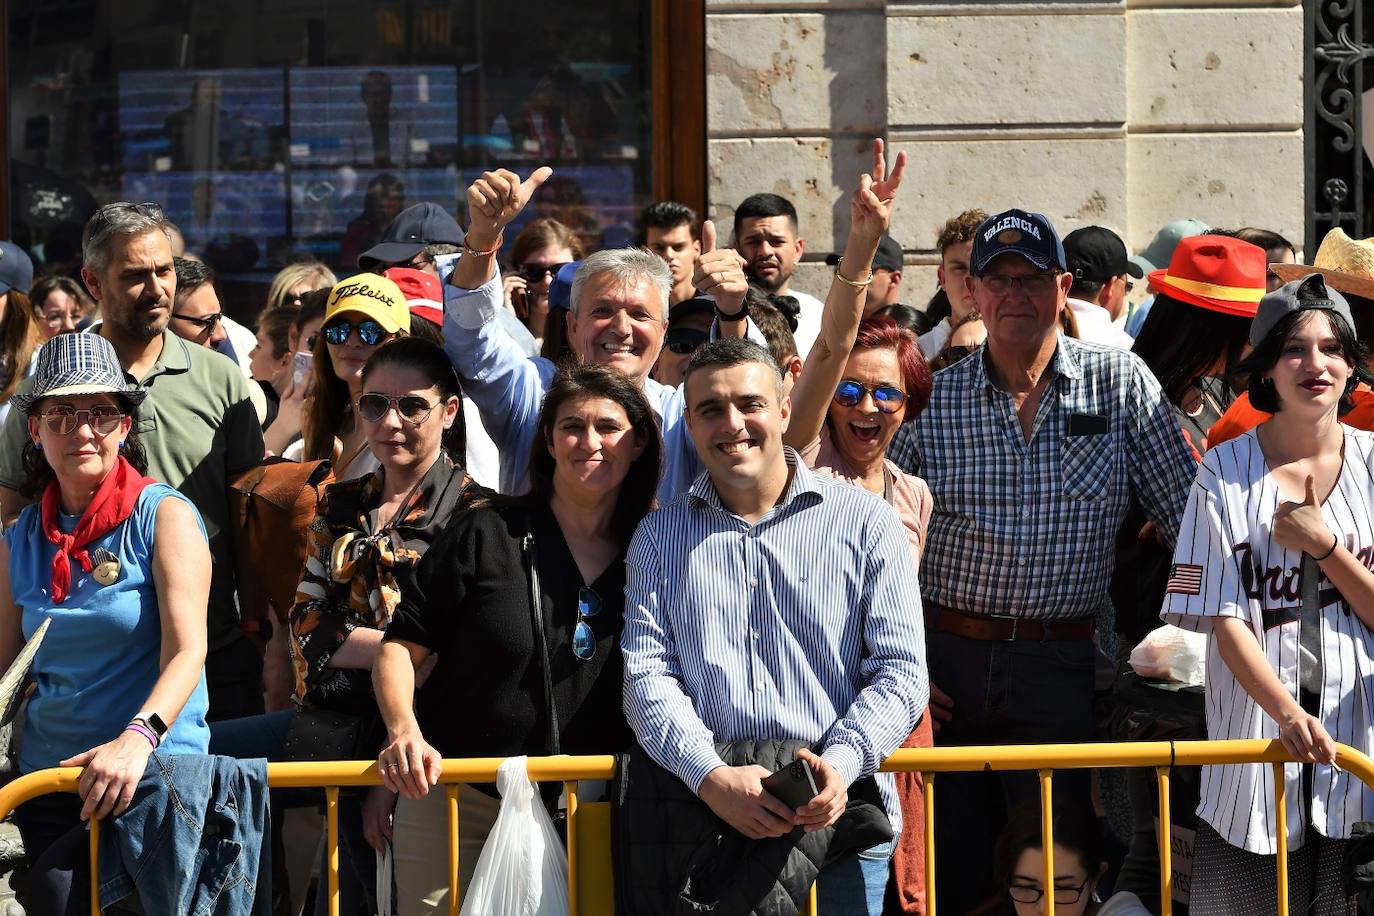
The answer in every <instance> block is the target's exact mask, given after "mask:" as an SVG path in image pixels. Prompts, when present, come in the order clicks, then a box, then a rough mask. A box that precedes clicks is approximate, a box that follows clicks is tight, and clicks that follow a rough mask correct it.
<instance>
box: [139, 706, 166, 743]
mask: <svg viewBox="0 0 1374 916" xmlns="http://www.w3.org/2000/svg"><path fill="white" fill-rule="evenodd" d="M133 721H134V722H137V723H139V724H140V725H142V726H143V727H144V728H146V729H148V731H150V732H152V733H153V734H154V735H156V736H157V740H158V741H159V742H161V741H162V739H163V738H165V737H166V736H167V723H166V722H163V721H162V717H161V716H159V715H158V714H157V713H155V712H151V711H144V712H141V713H139V714H138V715H136V716H134V718H133Z"/></svg>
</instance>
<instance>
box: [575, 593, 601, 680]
mask: <svg viewBox="0 0 1374 916" xmlns="http://www.w3.org/2000/svg"><path fill="white" fill-rule="evenodd" d="M600 613H601V596H600V595H598V594H597V593H596V592H595V591H593V590H592V589H590V588H588V587H587V586H585V585H584V586H582V587H581V588H579V589H578V590H577V627H576V628H575V629H574V630H573V636H572V651H573V655H576V656H577V657H578V658H580V659H582V661H584V662H585V661H590V660H591V659H592V657H593V656H595V655H596V634H595V633H593V632H592V628H591V625H590V624H588V623H587V621H588V619H590V618H592V617H595V616H596V615H597V614H600Z"/></svg>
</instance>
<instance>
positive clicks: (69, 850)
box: [0, 334, 210, 913]
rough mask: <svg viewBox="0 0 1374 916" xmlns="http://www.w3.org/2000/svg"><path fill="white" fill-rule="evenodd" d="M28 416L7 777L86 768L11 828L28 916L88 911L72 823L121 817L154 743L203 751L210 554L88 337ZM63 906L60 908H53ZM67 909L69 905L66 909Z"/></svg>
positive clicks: (5, 586) (10, 574)
mask: <svg viewBox="0 0 1374 916" xmlns="http://www.w3.org/2000/svg"><path fill="white" fill-rule="evenodd" d="M35 382H36V384H35V385H34V387H33V389H32V390H31V391H30V392H29V393H25V394H16V395H15V396H14V397H13V398H12V399H11V403H12V404H13V405H14V406H15V408H17V409H19V410H22V411H23V412H24V413H26V414H27V415H28V427H29V442H27V443H26V444H25V448H24V452H25V454H24V465H25V468H26V469H27V472H28V481H27V485H26V488H25V489H26V491H27V492H28V493H29V494H30V495H31V496H32V497H33V498H35V499H37V500H38V502H37V503H35V504H34V505H31V506H29V507H28V508H27V509H25V510H24V511H23V512H22V513H21V514H20V516H19V520H18V521H17V522H16V523H15V524H14V526H13V527H12V528H10V529H9V530H8V531H6V532H5V542H4V544H3V545H0V575H3V576H4V578H5V579H6V580H7V581H4V582H0V666H3V667H7V666H8V665H9V664H10V663H11V662H12V661H13V659H14V658H15V656H16V655H17V654H18V652H19V650H20V648H21V647H22V645H23V643H24V640H25V639H26V638H28V637H31V636H32V635H33V634H34V632H35V631H36V630H37V629H38V627H39V626H40V625H41V624H42V623H43V621H44V620H51V623H50V624H49V625H48V628H47V632H46V634H45V636H44V639H43V642H42V644H41V648H40V649H39V651H38V653H37V655H36V656H35V658H34V661H33V667H32V669H31V671H30V673H31V675H32V677H33V680H34V682H35V684H36V689H35V692H34V695H33V697H32V698H31V699H30V700H29V705H28V712H27V716H26V719H25V723H24V731H23V738H22V745H21V749H20V753H19V769H20V771H21V772H24V773H29V772H33V771H34V770H42V769H46V768H48V767H56V766H80V767H84V768H85V770H84V772H83V773H82V775H81V780H80V783H79V787H78V789H79V796H72V795H68V794H65V793H59V794H55V795H46V796H43V797H41V798H38V799H35V800H33V801H31V802H29V803H28V804H25V805H23V806H21V807H20V808H19V809H18V811H17V812H16V815H15V819H16V821H17V823H18V826H19V832H20V834H21V835H22V836H23V839H24V849H25V854H26V856H27V857H28V861H29V863H30V878H29V889H28V894H29V897H28V899H26V900H25V901H24V906H25V909H26V910H27V911H28V912H31V913H65V912H69V911H79V912H89V905H88V904H87V905H85V907H84V909H83V908H82V904H81V902H80V901H79V900H78V899H77V898H84V897H85V895H86V889H87V888H88V887H89V883H88V882H87V883H84V884H83V882H82V880H81V879H80V878H79V877H75V878H74V877H73V874H72V869H73V867H76V868H78V869H79V868H80V867H81V863H82V862H83V860H84V859H85V856H86V852H85V850H86V842H87V840H86V833H85V830H84V824H83V822H84V821H87V820H89V819H90V818H92V817H102V818H103V817H105V816H107V815H110V814H120V813H122V812H123V811H124V810H125V809H126V808H127V807H128V806H129V803H130V801H131V800H132V798H133V794H134V789H135V788H136V787H137V785H138V782H139V779H140V778H141V777H142V776H143V773H144V769H145V768H146V766H147V763H148V758H149V756H150V755H151V754H152V753H153V751H154V750H158V751H159V752H160V753H162V754H204V753H206V750H207V746H208V741H209V730H208V728H207V727H206V724H205V714H206V709H207V705H208V699H207V694H206V690H205V640H206V636H205V606H206V602H207V601H208V600H209V594H210V551H209V546H208V543H207V540H206V536H205V528H204V526H203V524H202V523H201V520H200V516H199V515H198V514H197V512H196V510H195V508H194V507H192V505H191V503H190V502H189V501H187V500H186V498H185V497H183V496H182V495H181V494H180V493H178V492H177V491H176V490H174V489H172V488H171V487H169V486H167V485H166V484H161V483H156V482H154V481H152V480H150V479H148V478H147V477H144V476H143V473H144V471H145V470H146V468H147V463H146V459H145V458H144V453H143V449H142V446H141V445H140V444H139V442H138V438H137V435H136V434H135V431H134V430H135V426H136V422H135V420H136V415H137V411H138V405H139V404H140V403H141V402H142V401H143V399H144V396H145V395H146V392H145V391H144V389H142V388H140V387H138V386H136V385H132V384H130V383H128V382H126V381H125V378H124V373H123V370H122V369H121V368H120V365H119V361H118V359H117V358H116V356H115V352H114V348H113V347H111V346H110V344H109V342H108V341H106V340H105V339H104V338H102V337H99V336H97V335H95V334H61V335H59V336H57V337H55V338H53V339H52V340H50V341H49V342H48V343H47V344H45V345H44V347H43V349H42V351H40V353H39V357H38V366H37V371H36V373H35ZM68 897H70V898H71V899H70V900H69V899H67V898H68ZM68 907H72V908H73V909H72V910H69V909H68Z"/></svg>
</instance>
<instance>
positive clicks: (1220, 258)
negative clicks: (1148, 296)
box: [1150, 235, 1268, 318]
mask: <svg viewBox="0 0 1374 916" xmlns="http://www.w3.org/2000/svg"><path fill="white" fill-rule="evenodd" d="M1266 260H1267V259H1266V257H1265V252H1264V249H1263V248H1261V247H1259V246H1258V245H1251V244H1250V243H1249V242H1242V241H1241V240H1240V239H1234V238H1231V237H1230V236H1228V235H1194V236H1190V237H1189V238H1186V239H1183V240H1182V241H1181V242H1179V243H1178V247H1177V248H1175V249H1174V256H1173V259H1172V260H1170V261H1169V268H1168V269H1167V270H1156V271H1152V272H1151V273H1150V289H1152V290H1153V291H1154V292H1156V293H1160V294H1163V295H1165V296H1168V297H1169V298H1170V299H1177V300H1178V301H1180V302H1186V303H1188V304H1189V305H1196V306H1198V307H1199V308H1204V309H1210V310H1212V311H1214V312H1222V313H1223V314H1226V315H1240V316H1242V317H1245V318H1254V317H1255V310H1256V309H1257V308H1259V301H1260V300H1261V299H1263V298H1264V293H1265V290H1266V286H1265V282H1264V275H1265V272H1266V270H1267V269H1268V265H1267V263H1266Z"/></svg>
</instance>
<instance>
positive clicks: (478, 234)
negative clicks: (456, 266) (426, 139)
mask: <svg viewBox="0 0 1374 916" xmlns="http://www.w3.org/2000/svg"><path fill="white" fill-rule="evenodd" d="M552 174H553V169H551V168H549V167H548V166H547V165H545V166H540V167H539V168H537V169H535V170H534V171H533V172H532V173H531V174H530V177H529V178H526V179H525V180H524V181H521V180H520V176H519V175H517V174H515V173H514V172H512V171H510V170H508V169H497V170H496V171H494V172H483V173H482V177H481V178H478V179H477V180H476V181H474V182H473V183H472V184H471V185H469V186H468V195H467V198H468V220H469V222H468V244H469V246H471V247H472V248H475V249H477V250H479V251H485V250H487V249H489V248H493V247H495V246H496V242H497V238H498V237H499V236H500V234H501V230H502V229H504V228H506V225H507V224H509V223H510V221H511V220H513V219H515V218H516V217H517V216H519V215H520V211H522V210H524V209H525V205H526V204H528V203H529V202H530V199H531V198H532V197H534V192H536V191H538V190H539V186H540V185H542V184H543V183H544V182H546V181H548V180H549V176H550V175H552Z"/></svg>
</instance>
